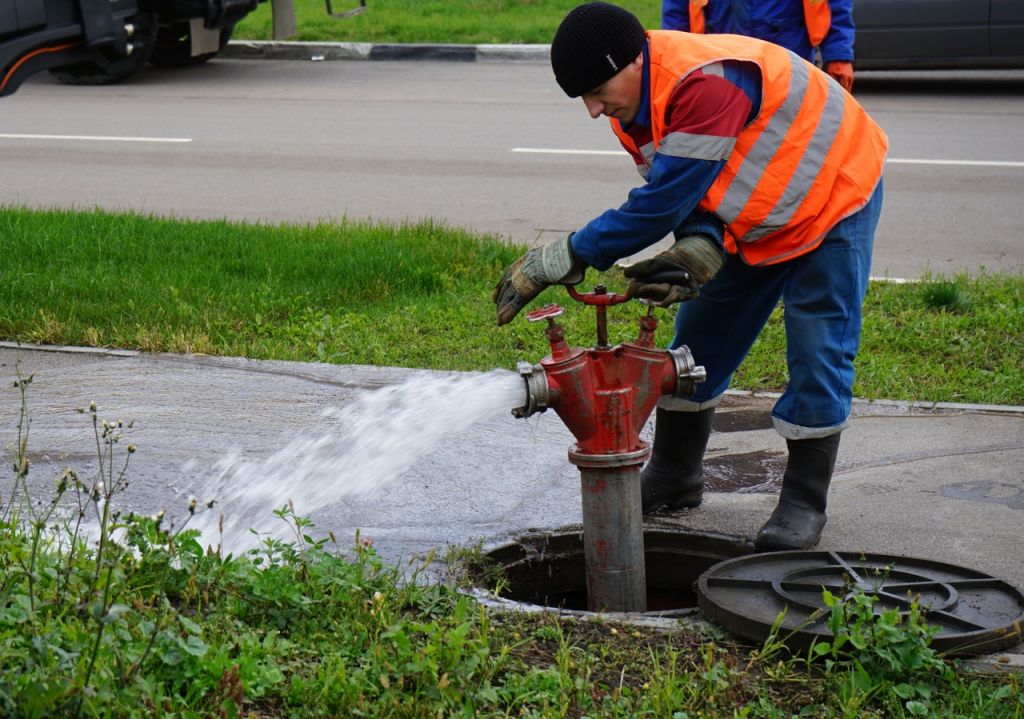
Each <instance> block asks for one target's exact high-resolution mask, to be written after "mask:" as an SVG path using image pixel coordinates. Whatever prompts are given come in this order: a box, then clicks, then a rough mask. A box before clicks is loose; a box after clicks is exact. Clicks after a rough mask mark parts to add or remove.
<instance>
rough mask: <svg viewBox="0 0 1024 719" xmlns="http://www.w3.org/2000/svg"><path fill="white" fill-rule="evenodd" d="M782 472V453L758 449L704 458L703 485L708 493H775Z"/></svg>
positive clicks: (778, 486) (778, 487)
mask: <svg viewBox="0 0 1024 719" xmlns="http://www.w3.org/2000/svg"><path fill="white" fill-rule="evenodd" d="M785 471H786V453H785V452H777V451H774V450H759V451H756V452H743V453H740V454H725V455H722V456H720V457H705V458H704V482H705V485H706V486H707V488H708V490H709V491H712V492H738V493H741V494H750V493H758V492H764V493H770V492H777V491H778V490H779V489H780V488H781V487H782V475H783V474H784V473H785Z"/></svg>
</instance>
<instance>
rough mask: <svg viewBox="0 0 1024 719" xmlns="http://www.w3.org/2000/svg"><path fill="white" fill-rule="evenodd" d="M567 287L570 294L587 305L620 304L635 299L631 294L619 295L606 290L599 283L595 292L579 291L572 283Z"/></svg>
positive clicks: (607, 305)
mask: <svg viewBox="0 0 1024 719" xmlns="http://www.w3.org/2000/svg"><path fill="white" fill-rule="evenodd" d="M565 289H566V290H567V291H568V292H569V296H570V297H572V298H573V299H574V300H576V301H577V302H582V303H583V304H585V305H597V306H598V307H609V306H611V305H618V304H622V303H623V302H627V301H629V300H631V299H633V298H632V297H630V296H629V295H618V294H615V293H614V292H604V291H603V290H604V287H602V286H600V285H598V287H597V288H596V289H595V290H594V292H584V293H580V292H577V291H576V288H575V287H573V286H572V285H566V286H565ZM598 290H600V291H598Z"/></svg>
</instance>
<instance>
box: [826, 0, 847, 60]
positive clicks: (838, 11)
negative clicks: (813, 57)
mask: <svg viewBox="0 0 1024 719" xmlns="http://www.w3.org/2000/svg"><path fill="white" fill-rule="evenodd" d="M828 7H829V10H830V11H831V12H832V24H831V26H830V27H829V30H828V34H827V35H826V36H825V39H824V40H823V41H822V43H821V60H822V62H826V63H827V62H853V38H854V26H853V0H828Z"/></svg>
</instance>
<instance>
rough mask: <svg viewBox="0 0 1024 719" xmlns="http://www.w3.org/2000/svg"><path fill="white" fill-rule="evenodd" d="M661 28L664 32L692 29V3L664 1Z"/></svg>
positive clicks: (684, 0) (683, 0) (678, 0)
mask: <svg viewBox="0 0 1024 719" xmlns="http://www.w3.org/2000/svg"><path fill="white" fill-rule="evenodd" d="M661 28H662V29H663V30H686V31H689V29H690V3H689V2H688V0H662V3H661Z"/></svg>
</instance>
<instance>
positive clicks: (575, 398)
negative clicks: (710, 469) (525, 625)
mask: <svg viewBox="0 0 1024 719" xmlns="http://www.w3.org/2000/svg"><path fill="white" fill-rule="evenodd" d="M568 290H569V294H570V295H572V297H573V298H574V299H576V300H578V301H580V302H583V303H584V304H588V305H594V306H595V308H596V310H597V344H596V345H595V346H594V347H592V348H589V349H582V348H578V347H569V345H568V344H566V342H565V336H564V332H563V329H562V327H561V325H559V324H557V323H556V322H555V318H556V317H557V316H559V315H561V314H562V308H561V307H559V306H558V305H547V306H545V307H542V308H540V309H538V310H534V311H533V312H530V313H528V314H527V316H526V318H527V319H528V320H529V321H531V322H540V321H542V320H546V321H547V322H548V327H547V329H546V330H545V334H546V335H547V338H548V341H549V342H550V343H551V354H550V355H548V356H547V357H545V358H544V359H542V360H541V361H540V363H539V364H536V365H531V364H529V363H528V362H520V363H519V367H518V369H519V373H520V374H521V375H522V376H523V378H524V379H525V381H526V404H525V405H523V406H522V407H517V408H515V409H513V410H512V414H514V415H515V416H517V417H529V416H530V415H532V414H535V413H537V412H543V411H544V410H546V409H547V408H548V407H550V408H552V409H554V410H555V412H556V413H557V414H558V416H559V417H560V418H561V419H562V421H563V422H564V423H565V425H566V427H568V428H569V431H571V432H572V434H573V436H574V437H575V438H576V444H574V445H573V446H572V447H570V449H569V461H570V462H571V463H572V464H574V465H576V466H577V467H579V470H580V482H581V488H582V494H583V544H584V554H585V561H586V570H587V606H588V608H589V609H590V610H591V611H615V612H643V611H646V610H647V577H646V571H645V569H644V536H643V517H642V514H641V509H640V467H641V466H642V465H643V463H644V462H645V461H646V460H647V458H648V457H649V456H650V453H651V448H650V445H648V444H647V443H646V442H644V441H642V440H641V439H640V430H641V429H642V428H643V426H644V423H645V422H646V421H647V418H648V417H649V416H650V414H651V412H652V411H653V410H654V407H655V405H656V404H657V402H658V398H659V397H660V396H661V395H665V394H668V395H675V396H677V397H688V396H691V395H693V393H694V391H695V389H696V383H698V382H703V381H704V379H705V376H706V374H705V372H704V368H703V367H698V366H696V365H695V364H694V361H693V356H692V355H691V354H690V350H689V349H688V348H687V347H685V346H681V347H678V348H675V349H670V350H661V349H656V348H655V347H654V330H655V329H656V328H657V326H658V320H657V319H656V318H655V317H654V308H653V307H649V308H648V312H647V315H646V316H644V317H641V318H640V333H639V335H638V336H637V339H636V341H635V342H625V343H622V344H619V345H616V346H614V347H610V346H609V345H608V331H607V316H606V312H607V308H608V307H609V306H610V305H615V304H619V303H620V302H625V301H626V300H628V299H630V297H629V295H618V294H614V293H608V292H607V291H606V290H605V288H604V287H602V286H600V285H599V286H597V287H595V288H594V291H593V292H588V293H586V294H580V293H578V292H577V291H576V290H575V289H573V288H572V287H569V288H568Z"/></svg>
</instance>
